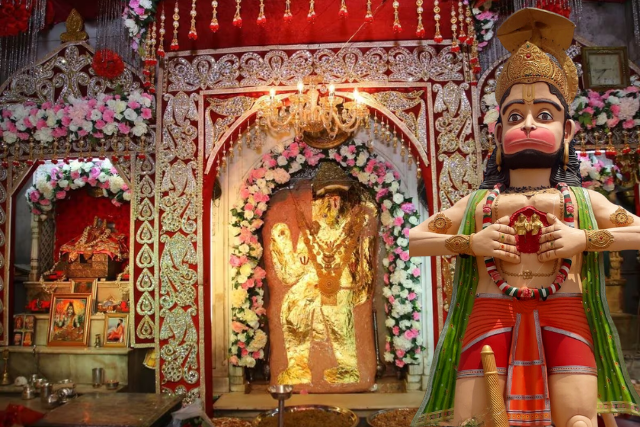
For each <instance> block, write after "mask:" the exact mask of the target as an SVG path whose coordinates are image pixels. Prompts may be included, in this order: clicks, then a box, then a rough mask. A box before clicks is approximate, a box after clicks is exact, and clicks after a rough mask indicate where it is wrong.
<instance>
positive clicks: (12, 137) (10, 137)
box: [2, 132, 18, 144]
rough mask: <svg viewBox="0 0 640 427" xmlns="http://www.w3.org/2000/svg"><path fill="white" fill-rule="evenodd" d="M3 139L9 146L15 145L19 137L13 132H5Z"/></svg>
mask: <svg viewBox="0 0 640 427" xmlns="http://www.w3.org/2000/svg"><path fill="white" fill-rule="evenodd" d="M2 139H3V140H4V142H6V143H7V144H13V143H14V142H16V141H17V140H18V135H16V134H15V133H13V132H4V133H3V134H2Z"/></svg>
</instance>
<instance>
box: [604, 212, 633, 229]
mask: <svg viewBox="0 0 640 427" xmlns="http://www.w3.org/2000/svg"><path fill="white" fill-rule="evenodd" d="M609 219H610V220H611V222H612V223H613V225H615V226H616V227H626V226H628V225H631V224H633V217H632V216H631V215H629V213H628V212H627V210H626V209H624V208H618V209H616V211H615V212H614V213H612V214H611V216H610V217H609Z"/></svg>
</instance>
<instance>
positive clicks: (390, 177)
mask: <svg viewBox="0 0 640 427" xmlns="http://www.w3.org/2000/svg"><path fill="white" fill-rule="evenodd" d="M394 180H395V177H394V176H393V174H392V173H391V172H387V174H386V175H385V176H384V182H386V183H387V184H391V183H392V182H393V181H394Z"/></svg>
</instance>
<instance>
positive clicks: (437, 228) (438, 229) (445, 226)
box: [428, 212, 452, 234]
mask: <svg viewBox="0 0 640 427" xmlns="http://www.w3.org/2000/svg"><path fill="white" fill-rule="evenodd" d="M451 224H452V223H451V220H450V219H449V218H447V217H446V216H445V214H443V213H442V212H440V213H439V214H437V215H436V216H435V217H434V218H433V219H432V220H431V221H430V222H429V225H428V227H429V231H433V232H434V233H439V234H447V231H448V230H449V228H451Z"/></svg>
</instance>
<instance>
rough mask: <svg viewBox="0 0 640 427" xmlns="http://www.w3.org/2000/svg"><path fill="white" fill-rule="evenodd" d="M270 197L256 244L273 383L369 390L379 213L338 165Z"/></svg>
mask: <svg viewBox="0 0 640 427" xmlns="http://www.w3.org/2000/svg"><path fill="white" fill-rule="evenodd" d="M316 172H317V174H316V176H315V178H313V179H312V180H302V181H297V182H296V184H295V187H294V188H290V189H283V190H281V191H279V192H277V193H276V194H274V196H273V197H272V198H271V200H270V209H269V211H268V212H267V215H266V216H265V220H264V225H263V231H262V240H263V242H264V247H265V250H264V263H265V270H266V280H267V283H268V286H269V301H268V304H267V317H268V318H269V319H270V320H269V333H270V347H269V348H270V357H269V363H270V370H271V383H272V384H291V385H295V386H296V388H297V389H301V390H306V391H309V392H325V393H329V392H349V391H351V392H353V391H367V390H369V389H371V387H372V386H373V384H374V381H375V375H376V367H377V363H378V360H379V355H377V354H376V349H375V345H374V342H373V337H374V331H373V318H372V308H373V304H372V302H373V301H372V299H373V294H374V288H375V283H376V278H377V277H376V276H377V275H376V266H377V265H378V263H377V256H376V255H377V252H378V251H377V230H378V209H377V206H376V204H375V201H374V199H373V197H372V196H371V195H370V194H369V193H368V192H367V190H366V189H365V188H362V187H361V185H360V184H359V183H357V182H355V181H353V180H350V179H349V178H348V177H347V176H346V175H345V173H344V172H343V171H342V169H340V167H339V166H337V165H336V164H334V163H326V162H323V163H322V164H321V165H320V166H319V169H318V170H317V171H316Z"/></svg>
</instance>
